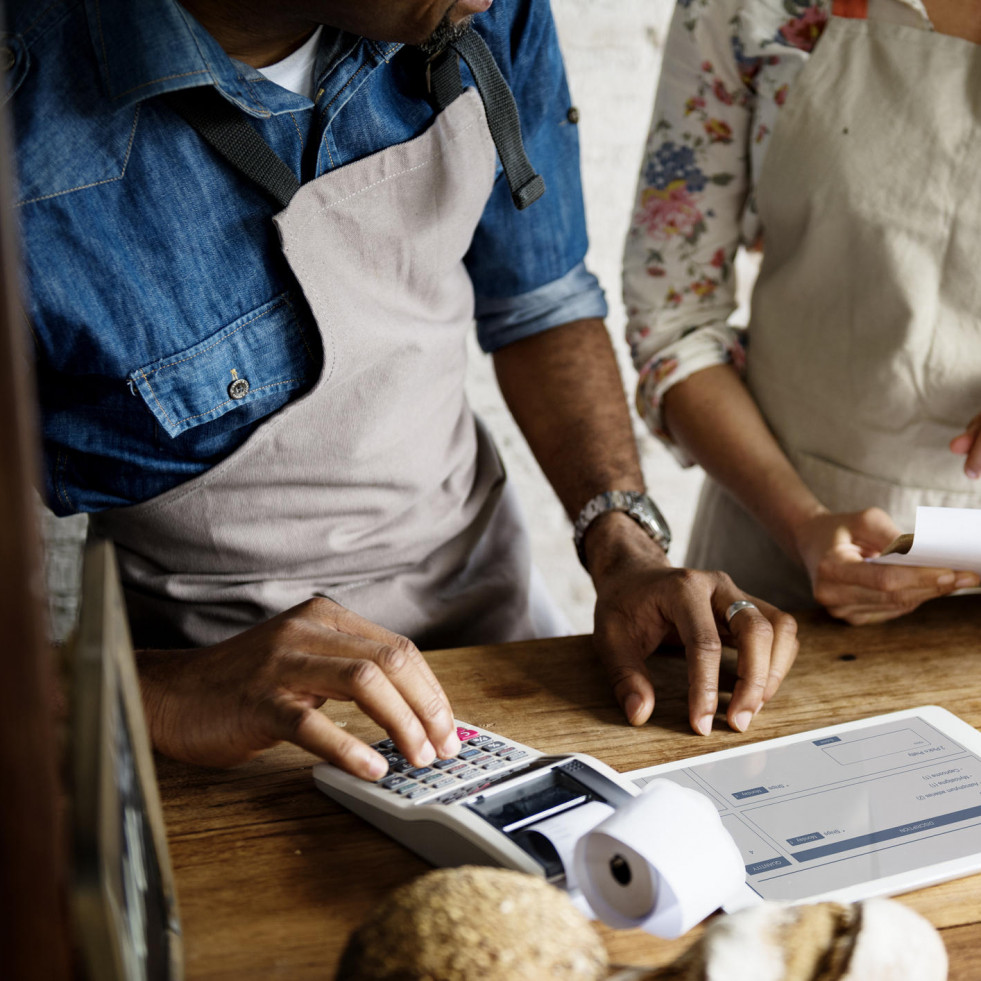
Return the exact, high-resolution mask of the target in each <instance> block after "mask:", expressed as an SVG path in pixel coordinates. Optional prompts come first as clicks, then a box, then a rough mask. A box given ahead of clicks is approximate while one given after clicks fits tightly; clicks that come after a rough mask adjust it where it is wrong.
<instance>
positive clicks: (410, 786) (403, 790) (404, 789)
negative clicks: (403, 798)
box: [395, 780, 419, 795]
mask: <svg viewBox="0 0 981 981" xmlns="http://www.w3.org/2000/svg"><path fill="white" fill-rule="evenodd" d="M418 786H419V784H417V783H412V781H411V780H410V781H409V782H408V783H404V784H402V786H401V787H396V788H395V793H397V794H403V795H404V794H408V793H411V792H412V791H413V790H415V789H416V788H417V787H418Z"/></svg>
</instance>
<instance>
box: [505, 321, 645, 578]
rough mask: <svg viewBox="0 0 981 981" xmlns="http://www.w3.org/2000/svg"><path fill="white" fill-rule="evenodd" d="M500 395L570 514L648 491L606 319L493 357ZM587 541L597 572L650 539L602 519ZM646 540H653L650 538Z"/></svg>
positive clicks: (613, 519) (621, 519) (621, 522)
mask: <svg viewBox="0 0 981 981" xmlns="http://www.w3.org/2000/svg"><path fill="white" fill-rule="evenodd" d="M494 367H495V370H496V372H497V379H498V383H499V384H500V386H501V392H502V393H503V395H504V399H505V401H506V402H507V404H508V407H509V408H510V410H511V412H512V414H513V415H514V418H515V420H516V421H517V423H518V425H519V427H520V428H521V431H522V432H523V433H524V436H525V439H527V441H528V445H529V446H530V447H531V450H532V452H533V453H534V454H535V458H536V459H537V460H538V463H539V465H540V466H541V468H542V470H543V471H544V473H545V476H546V477H547V478H548V480H549V482H550V483H551V485H552V487H553V488H554V489H555V492H556V493H557V494H558V496H559V499H560V500H561V501H562V504H563V506H564V507H565V510H566V513H567V514H568V515H569V517H570V518H571V519H572V520H575V519H576V517H577V515H578V514H579V512H580V510H581V509H582V507H583V505H584V504H586V502H587V501H589V500H590V499H591V498H593V497H595V496H596V495H597V494H601V493H603V492H604V491H609V490H637V491H642V490H643V489H644V478H643V474H642V472H641V467H640V461H639V458H638V455H637V445H636V443H635V441H634V436H633V431H632V428H631V423H630V412H629V409H628V407H627V402H626V399H625V397H624V392H623V381H622V379H621V377H620V371H619V368H618V367H617V362H616V356H615V354H614V352H613V346H612V344H611V343H610V336H609V334H608V332H607V330H606V327H605V325H604V324H603V321H602V320H599V319H592V320H577V321H574V322H572V323H569V324H565V325H563V326H561V327H556V328H554V329H552V330H548V331H544V332H543V333H541V334H535V335H534V336H532V337H528V338H525V339H523V340H520V341H517V342H515V343H514V344H510V345H508V346H507V347H505V348H502V349H501V350H499V351H497V352H496V353H495V355H494ZM594 525H595V527H594V526H593V525H591V526H590V531H589V534H588V535H587V537H586V549H587V554H588V556H589V568H590V571H591V572H593V573H594V574H595V573H596V571H597V568H598V567H599V565H600V563H601V562H605V561H606V560H607V559H608V558H609V556H608V555H607V554H605V553H606V552H608V551H610V550H614V549H615V550H617V551H619V550H620V548H621V547H622V546H623V545H624V544H625V539H634V538H636V539H637V540H638V541H640V540H645V539H646V535H645V534H644V532H643V531H642V530H641V529H640V528H639V527H638V526H637V525H636V524H635V523H634V522H633V521H632V520H631V519H629V518H626V517H625V516H623V515H619V514H610V515H603V516H602V517H601V518H599V519H597V521H596V522H594ZM647 541H648V542H649V540H647Z"/></svg>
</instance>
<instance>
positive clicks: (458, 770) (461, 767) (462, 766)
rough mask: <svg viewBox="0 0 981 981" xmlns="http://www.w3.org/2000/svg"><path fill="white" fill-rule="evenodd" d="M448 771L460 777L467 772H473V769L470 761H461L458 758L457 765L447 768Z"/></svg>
mask: <svg viewBox="0 0 981 981" xmlns="http://www.w3.org/2000/svg"><path fill="white" fill-rule="evenodd" d="M446 772H447V773H452V774H453V775H454V776H457V777H460V776H463V775H464V774H466V773H472V772H473V771H472V768H471V767H470V765H469V764H468V763H461V762H460V761H459V760H457V764H456V766H451V767H449V769H447V771H446Z"/></svg>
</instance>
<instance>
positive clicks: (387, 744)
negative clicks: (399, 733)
mask: <svg viewBox="0 0 981 981" xmlns="http://www.w3.org/2000/svg"><path fill="white" fill-rule="evenodd" d="M372 746H373V747H374V748H375V749H377V750H378V752H380V753H384V752H385V751H386V750H389V749H395V742H394V741H393V740H391V739H383V740H382V741H381V742H378V743H372Z"/></svg>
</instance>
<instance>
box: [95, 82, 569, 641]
mask: <svg viewBox="0 0 981 981" xmlns="http://www.w3.org/2000/svg"><path fill="white" fill-rule="evenodd" d="M494 167H495V149H494V144H493V142H492V140H491V138H490V135H489V133H488V130H487V125H486V121H485V116H484V110H483V106H482V105H481V102H480V99H479V97H478V96H477V94H476V92H474V91H472V90H470V91H467V92H466V93H464V94H463V95H462V96H461V97H459V98H458V99H456V101H454V102H453V103H452V104H451V105H450V106H449V107H448V108H447V109H445V110H444V111H443V112H442V113H440V114H439V116H438V117H437V118H436V120H435V122H434V123H433V125H432V126H431V127H430V128H429V129H428V130H427V131H426V132H425V133H423V134H422V135H421V136H419V137H417V138H415V139H413V140H411V141H409V142H408V143H404V144H399V145H396V146H393V147H390V148H389V149H386V150H384V151H382V152H380V153H377V154H374V155H372V156H370V157H368V158H366V159H363V160H360V161H357V162H355V163H352V164H349V165H347V166H345V167H342V168H340V169H339V170H337V171H334V172H332V173H329V174H326V175H324V176H322V177H320V178H318V179H317V180H314V181H311V182H310V183H308V184H306V185H304V186H303V187H301V188H300V190H299V191H298V192H297V193H296V195H295V196H294V197H293V198H292V200H291V201H290V203H289V205H288V206H287V207H286V209H285V210H284V211H283V212H281V213H280V214H279V215H277V216H276V218H275V219H274V220H275V224H276V227H277V229H278V232H279V235H280V239H281V243H282V248H283V252H284V254H285V256H286V258H287V260H288V262H289V264H290V267H291V269H292V271H293V272H294V274H295V275H296V277H297V279H298V280H299V283H300V285H301V287H302V288H303V292H304V295H305V297H306V299H307V301H308V303H309V305H310V308H311V310H312V312H313V315H314V317H315V319H316V321H317V325H318V328H319V332H320V335H321V339H322V343H323V351H324V364H323V369H322V373H321V376H320V378H319V379H318V381H317V382H316V384H315V386H314V388H313V389H312V390H311V391H310V392H309V393H308V394H307V395H305V396H304V397H302V398H300V399H298V400H297V401H295V402H293V403H292V404H290V405H288V406H287V407H285V408H284V409H282V410H281V411H280V412H278V413H277V414H275V415H274V416H272V417H271V418H270V419H269V420H268V421H266V422H265V423H264V424H263V425H262V426H261V427H259V429H257V430H256V431H255V432H254V433H253V434H252V436H251V437H250V438H249V439H248V440H247V441H246V442H245V443H244V444H243V445H242V446H241V447H240V448H239V449H238V450H236V451H235V452H234V453H232V454H231V455H230V456H229V457H228V458H226V459H225V460H223V461H222V462H220V463H219V464H217V465H216V466H214V467H213V468H211V469H210V470H208V471H207V472H206V473H203V474H201V475H200V476H198V477H196V478H194V479H192V480H190V481H188V482H187V483H184V484H182V485H180V486H178V487H176V488H173V489H172V490H170V491H168V492H166V493H164V494H162V495H160V496H159V497H156V498H154V499H152V500H150V501H146V502H144V503H142V504H138V505H135V506H132V507H128V508H122V509H118V510H115V511H110V512H103V513H101V514H98V515H95V516H94V519H93V525H94V531H95V533H96V534H100V535H104V536H106V537H110V538H112V539H113V540H114V541H115V543H116V547H117V551H118V555H119V560H120V567H121V571H122V576H123V581H124V586H125V588H126V597H127V607H128V610H129V614H130V618H131V621H132V625H133V633H134V639H135V642H136V644H137V645H138V646H148V645H149V646H155V647H170V646H188V645H204V644H210V643H214V642H216V641H219V640H222V639H224V638H226V637H228V636H230V635H233V634H235V633H238V632H239V631H241V630H243V629H245V628H247V627H250V626H252V625H254V624H255V623H257V622H259V621H261V620H264V619H266V618H268V617H269V616H272V615H273V614H276V613H278V612H280V611H282V610H285V609H287V608H289V607H291V606H293V605H295V604H296V603H299V602H302V601H303V600H306V599H309V598H310V597H311V596H313V595H318V594H319V595H326V596H329V597H331V598H332V599H334V600H336V601H337V602H338V603H340V604H341V605H343V606H345V607H348V608H349V609H352V610H354V611H355V612H357V613H360V614H361V615H363V616H365V617H367V618H368V619H369V620H372V621H374V622H376V623H379V624H382V625H384V626H386V627H388V628H389V629H391V630H394V631H397V632H399V633H402V634H405V635H407V636H409V637H410V638H412V639H413V640H414V641H415V642H416V643H417V644H419V645H420V646H424V647H437V646H452V645H463V644H471V643H492V642H498V641H505V640H514V639H522V638H529V637H534V636H545V635H548V634H551V633H555V632H562V631H563V624H562V622H561V614H557V612H556V611H554V608H553V607H552V606H551V605H550V603H549V601H548V599H547V596H546V595H544V593H543V592H542V591H540V590H539V589H538V588H537V587H538V583H537V581H536V580H533V581H532V583H531V585H529V578H530V573H531V563H530V553H529V544H528V539H527V535H526V533H525V531H524V528H523V524H522V521H521V520H520V515H519V513H518V509H517V505H516V500H515V498H514V496H513V492H511V491H510V490H508V489H506V486H505V477H504V471H503V468H502V466H501V463H500V460H499V459H498V456H497V453H496V450H495V448H494V446H493V443H492V442H491V440H490V438H489V436H488V435H487V433H486V432H485V431H484V429H483V428H482V426H481V424H480V423H479V422H478V420H477V419H476V418H475V416H474V415H473V413H472V411H471V409H470V407H469V405H468V403H467V399H466V396H465V394H464V387H463V386H464V370H465V361H466V354H465V344H466V335H467V332H468V331H469V330H470V329H471V326H472V321H473V290H472V286H471V283H470V279H469V276H468V275H467V272H466V269H465V268H464V265H463V261H462V260H463V256H464V254H465V253H466V251H467V249H468V248H469V247H470V242H471V238H472V234H473V230H474V228H475V227H476V225H477V222H478V221H479V219H480V216H481V213H482V212H483V209H484V206H485V204H486V202H487V199H488V196H489V195H490V192H491V188H492V185H493V181H494ZM228 367H229V369H232V368H233V367H235V366H234V365H229V366H228ZM529 590H531V593H532V595H531V596H529Z"/></svg>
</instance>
